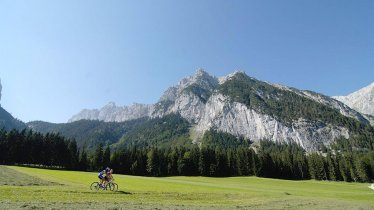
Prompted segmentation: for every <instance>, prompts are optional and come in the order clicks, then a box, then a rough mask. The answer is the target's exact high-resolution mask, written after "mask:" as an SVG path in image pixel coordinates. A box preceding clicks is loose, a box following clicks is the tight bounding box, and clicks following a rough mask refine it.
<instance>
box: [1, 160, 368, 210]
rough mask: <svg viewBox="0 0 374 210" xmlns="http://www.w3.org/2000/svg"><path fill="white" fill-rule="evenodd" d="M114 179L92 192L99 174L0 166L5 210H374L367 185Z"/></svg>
mask: <svg viewBox="0 0 374 210" xmlns="http://www.w3.org/2000/svg"><path fill="white" fill-rule="evenodd" d="M114 176H115V182H116V183H117V184H118V185H119V190H118V191H117V192H111V191H103V190H99V191H91V190H90V189H89V186H90V184H91V183H92V182H94V181H97V173H93V172H77V171H62V170H47V169H37V168H27V167H16V166H0V209H78V208H80V209H329V210H331V209H374V190H371V189H369V188H368V185H369V184H367V183H366V184H365V183H364V184H362V183H344V182H327V181H288V180H277V179H266V178H257V177H230V178H208V177H162V178H155V177H140V176H127V175H114Z"/></svg>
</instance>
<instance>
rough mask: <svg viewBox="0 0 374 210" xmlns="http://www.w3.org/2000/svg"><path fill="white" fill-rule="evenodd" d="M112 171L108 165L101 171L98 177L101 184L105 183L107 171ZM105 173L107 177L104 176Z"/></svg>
mask: <svg viewBox="0 0 374 210" xmlns="http://www.w3.org/2000/svg"><path fill="white" fill-rule="evenodd" d="M109 171H110V168H109V167H106V168H105V169H104V170H102V171H100V173H99V174H98V178H99V179H100V185H102V184H103V182H104V181H106V180H105V177H106V175H107V173H108V172H109ZM104 175H105V177H104Z"/></svg>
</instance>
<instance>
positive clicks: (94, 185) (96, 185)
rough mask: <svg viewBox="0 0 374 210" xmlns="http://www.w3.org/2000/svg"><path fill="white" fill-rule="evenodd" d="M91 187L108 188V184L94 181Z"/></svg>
mask: <svg viewBox="0 0 374 210" xmlns="http://www.w3.org/2000/svg"><path fill="white" fill-rule="evenodd" d="M90 189H91V190H96V191H98V190H107V189H108V185H104V184H100V183H99V182H92V184H91V185H90Z"/></svg>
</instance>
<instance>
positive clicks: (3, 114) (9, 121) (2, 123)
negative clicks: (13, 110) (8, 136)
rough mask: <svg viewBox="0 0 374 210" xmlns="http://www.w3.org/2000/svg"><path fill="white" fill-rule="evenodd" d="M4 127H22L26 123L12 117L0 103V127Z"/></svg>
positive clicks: (24, 126)
mask: <svg viewBox="0 0 374 210" xmlns="http://www.w3.org/2000/svg"><path fill="white" fill-rule="evenodd" d="M1 91H2V86H1V80H0V100H1ZM2 128H4V129H5V130H11V129H19V130H20V129H24V128H26V125H25V124H24V123H23V122H22V121H20V120H17V119H16V118H14V117H13V116H12V115H11V114H10V113H9V112H7V111H6V110H5V109H4V108H3V107H1V105H0V129H2Z"/></svg>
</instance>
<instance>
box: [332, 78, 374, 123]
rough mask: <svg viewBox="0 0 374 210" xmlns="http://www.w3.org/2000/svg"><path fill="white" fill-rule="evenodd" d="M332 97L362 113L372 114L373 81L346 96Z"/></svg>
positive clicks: (373, 105)
mask: <svg viewBox="0 0 374 210" xmlns="http://www.w3.org/2000/svg"><path fill="white" fill-rule="evenodd" d="M333 98H335V99H336V100H339V101H341V102H343V103H344V104H346V105H347V106H349V107H351V108H352V109H354V110H356V111H358V112H360V113H362V114H365V115H371V116H374V82H373V83H371V84H370V85H368V86H366V87H364V88H361V89H360V90H358V91H355V92H353V93H351V94H349V95H347V96H334V97H333ZM368 117H370V116H368Z"/></svg>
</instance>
